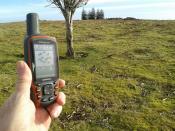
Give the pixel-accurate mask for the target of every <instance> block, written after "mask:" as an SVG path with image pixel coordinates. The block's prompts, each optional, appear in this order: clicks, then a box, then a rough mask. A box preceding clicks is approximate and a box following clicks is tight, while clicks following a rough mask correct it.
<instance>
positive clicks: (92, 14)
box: [88, 8, 96, 20]
mask: <svg viewBox="0 0 175 131" xmlns="http://www.w3.org/2000/svg"><path fill="white" fill-rule="evenodd" d="M88 18H89V19H90V20H95V19H96V13H95V9H94V8H92V10H91V11H89V13H88Z"/></svg>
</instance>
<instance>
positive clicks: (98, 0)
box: [89, 0, 122, 4]
mask: <svg viewBox="0 0 175 131" xmlns="http://www.w3.org/2000/svg"><path fill="white" fill-rule="evenodd" d="M116 1H117V0H90V1H89V4H98V3H110V2H116ZM120 1H122V0H120Z"/></svg>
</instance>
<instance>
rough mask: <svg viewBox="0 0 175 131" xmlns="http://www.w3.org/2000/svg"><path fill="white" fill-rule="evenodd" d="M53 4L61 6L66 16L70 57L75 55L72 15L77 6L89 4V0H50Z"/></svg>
mask: <svg viewBox="0 0 175 131" xmlns="http://www.w3.org/2000/svg"><path fill="white" fill-rule="evenodd" d="M49 1H50V2H51V4H54V5H56V7H57V8H59V9H60V10H61V12H62V14H63V16H64V18H65V22H66V40H67V53H66V55H67V56H68V57H74V48H73V20H72V17H73V15H74V13H75V11H76V9H77V8H79V7H82V6H84V5H86V4H87V2H88V1H89V0H49Z"/></svg>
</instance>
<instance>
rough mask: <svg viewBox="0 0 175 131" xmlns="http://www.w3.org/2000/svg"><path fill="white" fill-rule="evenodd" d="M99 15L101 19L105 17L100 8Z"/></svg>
mask: <svg viewBox="0 0 175 131" xmlns="http://www.w3.org/2000/svg"><path fill="white" fill-rule="evenodd" d="M100 16H101V19H104V18H105V14H104V11H103V10H102V9H101V10H100Z"/></svg>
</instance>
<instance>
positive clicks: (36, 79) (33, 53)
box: [24, 13, 59, 107]
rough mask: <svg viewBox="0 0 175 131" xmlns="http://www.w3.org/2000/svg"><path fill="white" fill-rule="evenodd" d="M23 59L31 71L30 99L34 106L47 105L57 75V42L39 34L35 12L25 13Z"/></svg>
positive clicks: (51, 95)
mask: <svg viewBox="0 0 175 131" xmlns="http://www.w3.org/2000/svg"><path fill="white" fill-rule="evenodd" d="M24 59H25V62H26V63H27V64H28V66H29V68H30V69H31V72H32V85H31V99H32V100H33V102H34V103H35V106H36V107H40V106H42V107H47V106H48V105H50V104H52V103H54V101H55V99H56V95H57V94H56V88H55V84H56V80H57V79H58V77H59V76H58V74H59V72H58V71H59V69H58V54H57V42H56V39H55V38H54V37H49V36H47V35H41V34H40V31H39V17H38V15H37V14H36V13H30V14H28V15H27V36H26V38H25V40H24Z"/></svg>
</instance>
